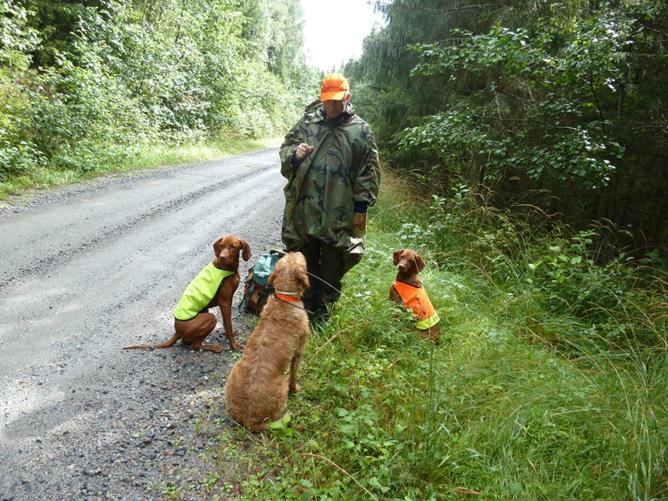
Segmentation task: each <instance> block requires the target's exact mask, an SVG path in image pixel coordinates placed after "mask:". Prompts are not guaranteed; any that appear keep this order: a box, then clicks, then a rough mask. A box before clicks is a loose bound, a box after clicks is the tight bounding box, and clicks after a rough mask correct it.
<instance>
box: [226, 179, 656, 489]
mask: <svg viewBox="0 0 668 501" xmlns="http://www.w3.org/2000/svg"><path fill="white" fill-rule="evenodd" d="M539 222H540V218H539V215H538V214H533V215H528V216H527V217H526V218H523V219H517V218H512V217H510V216H509V215H508V214H506V213H502V212H499V211H496V210H494V209H491V208H489V207H487V206H485V204H484V203H480V201H479V200H478V201H475V200H474V199H473V198H472V197H471V196H470V195H469V194H468V193H466V189H465V187H459V188H458V189H457V190H456V191H455V192H454V193H453V194H452V195H451V196H449V197H447V198H445V197H434V199H433V200H432V201H431V204H426V203H422V202H421V201H420V200H418V199H415V198H413V197H412V196H411V193H410V191H408V190H407V189H406V188H404V187H403V186H402V185H401V184H400V183H398V182H397V181H395V180H393V179H392V178H391V176H386V177H385V179H384V185H383V188H382V192H381V197H380V201H379V204H378V207H377V208H375V209H373V216H372V219H371V223H370V231H369V237H368V250H367V254H366V255H365V258H364V259H363V261H362V263H361V264H360V265H358V266H357V267H356V268H354V269H353V270H352V271H351V272H350V273H349V274H348V275H347V276H346V278H345V283H344V294H343V296H342V298H341V300H340V301H339V303H338V304H337V305H336V308H335V310H334V312H333V315H332V317H331V318H330V320H329V321H328V322H327V323H326V324H325V325H323V326H322V327H321V328H318V329H316V330H315V331H314V332H313V333H312V335H311V337H310V339H309V342H308V346H307V351H306V353H305V356H304V361H303V364H302V368H301V372H300V381H301V385H302V387H303V390H302V392H301V393H299V394H298V395H297V396H293V397H291V399H290V404H289V405H290V408H289V410H290V413H291V414H292V422H291V424H290V426H289V427H287V428H285V429H282V430H277V431H274V432H272V434H270V435H266V436H261V437H255V436H252V435H250V434H248V433H246V432H245V431H244V430H243V429H242V428H237V429H236V430H235V431H234V432H233V433H232V434H230V435H226V438H225V439H224V440H221V441H220V446H219V447H220V452H223V454H221V456H226V455H225V454H224V451H226V450H227V451H228V452H229V450H234V456H235V457H236V458H237V459H238V460H239V463H238V466H237V468H238V473H239V477H241V478H243V481H242V482H241V485H240V490H239V493H241V494H242V495H243V496H244V497H246V498H248V499H295V498H300V499H320V500H328V499H374V498H377V499H459V498H478V499H521V500H528V499H550V500H552V499H578V500H585V499H591V500H594V499H595V500H600V499H608V500H618V499H643V500H650V499H661V498H664V499H665V497H666V496H668V483H667V478H668V477H667V476H666V468H665V459H666V438H667V435H668V419H667V418H668V412H667V409H666V396H667V395H668V393H667V389H668V372H667V370H666V369H668V364H667V357H666V342H667V341H666V340H667V336H666V320H667V317H668V315H667V308H666V306H667V304H666V282H665V275H662V274H661V272H660V271H657V270H658V267H657V266H649V265H650V264H656V263H649V262H648V263H644V264H643V263H636V262H629V261H627V260H626V258H624V257H623V256H622V257H619V258H618V259H615V260H612V261H610V262H608V263H607V264H596V263H595V257H596V256H595V252H596V249H595V248H593V246H594V242H595V238H594V236H595V230H591V231H585V232H580V233H572V232H569V231H568V230H567V229H566V228H563V227H559V226H558V225H556V226H555V225H550V228H548V227H547V225H545V226H544V227H541V226H540V224H537V223H539ZM404 247H410V248H414V249H416V250H418V251H419V252H420V253H421V254H422V255H423V257H424V258H425V260H426V262H427V267H426V269H425V270H424V272H423V273H422V274H421V276H422V279H423V282H424V283H425V286H426V288H427V291H428V292H429V295H430V297H431V299H432V302H433V303H434V306H435V307H436V308H437V310H438V311H439V313H440V317H441V319H442V320H441V322H442V342H441V345H440V346H435V345H434V344H433V343H431V342H430V341H427V340H423V339H421V338H420V337H418V336H417V335H416V334H415V332H413V331H412V330H411V318H410V316H409V315H408V314H407V313H406V312H403V311H402V310H401V309H399V308H397V307H395V306H394V305H393V304H391V303H390V302H389V301H388V292H389V287H390V283H391V281H392V279H393V277H394V274H395V270H394V267H393V265H392V251H394V250H396V249H399V248H404ZM648 259H652V257H651V256H650V257H649V258H648ZM228 467H229V465H228ZM219 496H220V497H225V493H223V492H222V491H221V492H220V493H219Z"/></svg>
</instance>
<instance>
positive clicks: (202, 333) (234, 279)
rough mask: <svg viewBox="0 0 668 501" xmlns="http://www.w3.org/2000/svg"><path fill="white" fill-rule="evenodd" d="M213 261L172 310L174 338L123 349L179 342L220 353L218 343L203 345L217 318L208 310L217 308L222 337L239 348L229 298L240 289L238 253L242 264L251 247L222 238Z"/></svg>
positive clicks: (157, 346) (229, 238)
mask: <svg viewBox="0 0 668 501" xmlns="http://www.w3.org/2000/svg"><path fill="white" fill-rule="evenodd" d="M213 252H214V256H215V257H214V259H213V261H212V262H211V263H210V264H208V265H206V266H205V267H204V268H202V270H201V271H200V272H199V274H198V275H197V277H195V279H194V280H193V281H192V282H190V284H189V285H188V287H187V288H186V290H185V292H184V293H183V295H182V296H181V299H180V300H179V303H178V304H177V305H176V308H175V309H174V330H175V333H174V335H173V336H172V337H171V338H169V339H168V340H167V341H165V342H164V343H159V344H135V345H132V346H125V347H124V348H123V349H124V350H130V349H152V348H169V347H170V346H172V345H174V343H176V342H177V341H178V340H179V339H181V340H182V342H183V344H186V345H189V346H190V348H191V349H192V350H208V351H213V352H216V353H219V352H221V351H223V347H222V346H220V345H219V344H214V343H210V344H206V343H204V339H205V338H206V337H207V336H208V335H209V334H211V331H213V329H214V328H215V327H216V316H215V315H214V314H213V313H209V308H214V307H216V306H218V307H219V308H220V313H221V315H222V317H223V325H224V327H225V335H226V336H227V339H228V340H229V342H230V347H231V348H232V349H233V350H238V349H239V348H241V345H239V343H237V342H236V340H235V336H234V331H233V330H232V297H233V296H234V292H235V291H236V290H237V287H238V286H239V254H241V256H242V257H243V259H244V261H248V260H249V259H250V256H251V253H250V247H248V243H247V242H246V241H245V240H242V239H241V238H239V237H236V236H234V235H227V236H222V237H220V238H219V239H218V240H216V241H215V242H214V243H213Z"/></svg>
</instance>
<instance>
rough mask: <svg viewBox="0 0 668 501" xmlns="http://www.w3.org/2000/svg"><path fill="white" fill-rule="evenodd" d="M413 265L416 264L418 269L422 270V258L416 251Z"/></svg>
mask: <svg viewBox="0 0 668 501" xmlns="http://www.w3.org/2000/svg"><path fill="white" fill-rule="evenodd" d="M415 266H417V270H418V271H422V270H424V259H422V256H420V254H418V253H417V252H416V253H415Z"/></svg>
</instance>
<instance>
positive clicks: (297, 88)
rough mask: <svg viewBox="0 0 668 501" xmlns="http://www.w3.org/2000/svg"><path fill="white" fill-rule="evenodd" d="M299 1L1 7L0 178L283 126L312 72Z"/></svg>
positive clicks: (32, 0) (153, 0)
mask: <svg viewBox="0 0 668 501" xmlns="http://www.w3.org/2000/svg"><path fill="white" fill-rule="evenodd" d="M302 33H303V18H302V15H301V3H300V2H299V0H287V1H284V2H273V1H270V0H195V1H191V2H181V1H177V0H134V1H130V0H71V1H60V2H49V1H43V0H2V1H1V2H0V182H3V181H5V180H7V179H10V178H16V177H18V176H28V177H30V176H31V175H32V174H33V173H34V172H35V170H36V169H40V168H48V169H53V170H62V171H73V172H79V173H81V172H90V171H96V170H99V169H100V168H102V167H103V166H105V165H110V164H114V163H118V162H120V161H122V159H123V158H125V157H127V156H129V155H132V154H134V153H135V152H136V151H137V150H138V149H140V148H141V147H142V146H143V145H147V144H161V143H174V142H193V141H202V140H207V139H211V138H216V137H220V136H221V135H236V136H244V137H266V136H269V135H273V134H278V133H279V131H280V132H282V131H283V130H284V129H286V128H287V127H288V126H289V125H290V123H292V122H293V121H294V120H295V118H296V116H297V115H298V113H299V111H300V109H301V107H302V100H303V98H302V96H304V95H306V93H307V92H306V90H307V89H308V91H310V92H312V89H313V87H314V86H315V85H314V83H315V80H314V79H315V78H316V77H317V75H316V74H315V72H314V70H312V69H310V68H309V67H307V66H306V64H305V59H304V50H303V34H302Z"/></svg>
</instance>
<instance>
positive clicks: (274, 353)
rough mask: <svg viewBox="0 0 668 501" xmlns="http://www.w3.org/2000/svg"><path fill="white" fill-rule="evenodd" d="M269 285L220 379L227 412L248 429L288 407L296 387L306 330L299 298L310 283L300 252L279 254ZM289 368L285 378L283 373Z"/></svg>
mask: <svg viewBox="0 0 668 501" xmlns="http://www.w3.org/2000/svg"><path fill="white" fill-rule="evenodd" d="M269 283H271V284H272V285H273V286H274V290H275V292H274V295H273V296H270V297H269V299H268V301H267V304H266V306H265V307H264V309H263V310H262V314H261V315H260V322H259V323H258V325H257V327H256V328H255V331H253V333H252V334H251V336H250V338H249V339H248V343H247V344H246V348H245V350H244V355H243V357H242V358H241V360H239V361H238V362H237V363H236V364H234V367H232V370H231V371H230V374H229V376H228V378H227V383H225V403H226V405H227V409H228V411H229V413H230V415H231V416H232V418H234V419H235V420H236V421H238V422H239V423H241V424H243V425H244V426H245V427H246V428H248V429H249V430H251V431H253V432H256V431H261V430H264V429H266V428H267V426H268V425H269V424H270V423H271V422H272V421H276V420H277V419H279V418H281V417H282V416H283V415H284V414H285V412H286V410H287V407H288V391H291V392H296V391H299V385H298V384H297V370H298V369H299V363H300V361H301V357H302V353H303V351H304V345H305V343H306V339H307V337H308V334H309V323H308V316H307V314H306V311H305V310H304V303H303V302H302V300H301V296H302V294H303V293H304V290H305V289H307V288H308V287H309V280H308V275H307V274H306V259H305V258H304V255H303V254H302V253H301V252H290V253H288V254H286V255H285V256H284V257H282V258H281V259H280V260H279V261H278V262H277V263H276V267H275V268H274V271H273V273H272V274H271V275H270V276H269ZM288 367H289V368H290V378H289V380H288V378H287V377H286V375H285V373H286V371H287V369H288Z"/></svg>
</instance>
